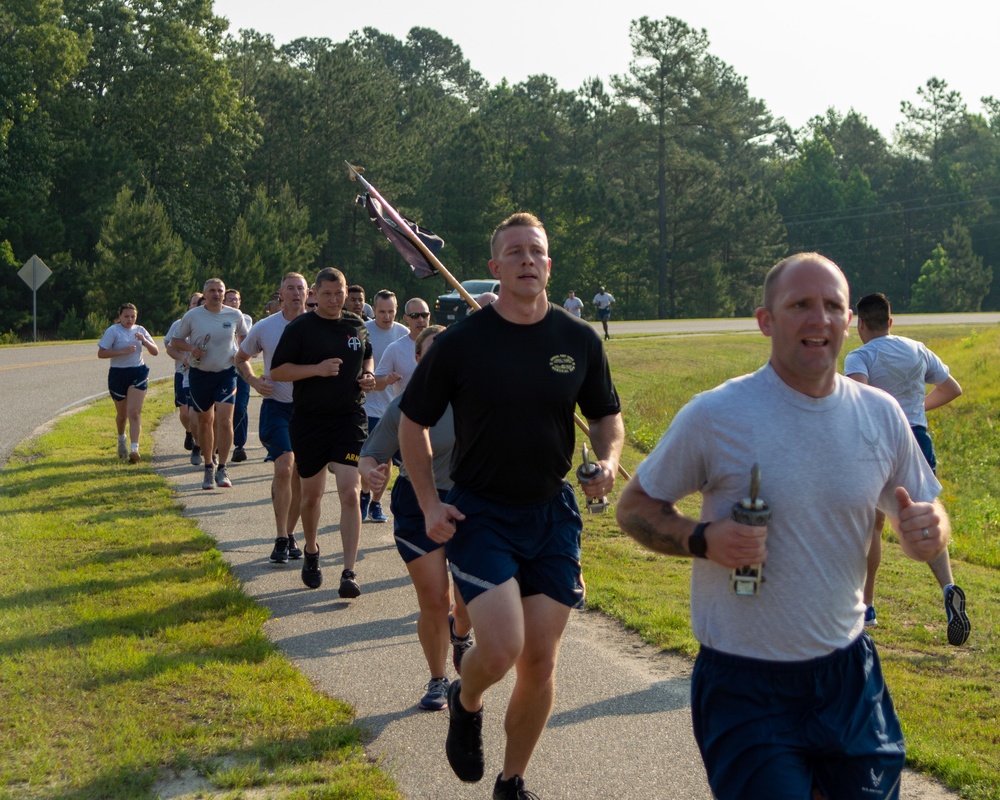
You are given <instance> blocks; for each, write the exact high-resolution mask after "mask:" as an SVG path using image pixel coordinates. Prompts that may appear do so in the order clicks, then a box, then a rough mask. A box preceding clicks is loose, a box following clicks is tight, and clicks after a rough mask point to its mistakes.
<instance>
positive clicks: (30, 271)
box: [17, 256, 52, 342]
mask: <svg viewBox="0 0 1000 800" xmlns="http://www.w3.org/2000/svg"><path fill="white" fill-rule="evenodd" d="M17 274H18V275H20V276H21V280H22V281H24V282H25V283H26V284H28V286H30V287H31V318H32V341H33V342H37V341H38V287H39V286H41V285H42V284H43V283H45V281H47V280H48V279H49V276H50V275H51V274H52V270H50V269H49V268H48V267H47V266H45V262H44V261H42V259H40V258H39V257H38V256H32V257H31V258H29V259H28V260H27V261H25V262H24V266H23V267H21V269H20V270H18V272H17Z"/></svg>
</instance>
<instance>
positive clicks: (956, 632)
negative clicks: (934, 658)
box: [944, 583, 972, 647]
mask: <svg viewBox="0 0 1000 800" xmlns="http://www.w3.org/2000/svg"><path fill="white" fill-rule="evenodd" d="M944 610H945V611H946V612H947V614H948V644H950V645H954V646H955V647H958V646H959V645H963V644H965V640H966V639H968V638H969V632H970V631H971V630H972V625H971V624H970V623H969V617H968V615H967V614H966V613H965V592H963V591H962V590H961V589H960V588H958V587H957V586H956V585H955V584H953V583H950V584H948V585H947V586H946V587H945V589H944Z"/></svg>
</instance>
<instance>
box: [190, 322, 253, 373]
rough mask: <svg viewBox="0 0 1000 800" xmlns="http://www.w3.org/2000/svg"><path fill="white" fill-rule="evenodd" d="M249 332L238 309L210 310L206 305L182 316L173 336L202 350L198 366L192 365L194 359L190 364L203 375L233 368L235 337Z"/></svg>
mask: <svg viewBox="0 0 1000 800" xmlns="http://www.w3.org/2000/svg"><path fill="white" fill-rule="evenodd" d="M248 333H250V331H249V330H248V329H247V326H246V322H245V321H244V319H243V314H242V313H241V312H240V311H238V310H237V309H235V308H230V307H229V306H223V307H222V308H221V309H219V310H218V311H209V310H208V309H207V308H206V307H205V306H198V307H197V308H192V309H191V310H190V311H188V312H187V313H186V314H185V315H184V316H183V317H181V322H180V325H178V327H177V332H176V337H177V338H178V339H187V340H188V341H189V342H191V343H192V344H195V345H197V346H198V348H199V349H201V350H204V351H205V356H204V357H203V358H202V359H201V363H200V364H195V363H194V361H193V359H192V360H191V361H189V363H190V365H191V366H192V367H197V368H198V369H200V370H201V371H202V372H222V370H224V369H228V368H229V367H231V366H233V356H235V355H236V347H237V345H236V339H237V337H240V336H246V335H247V334H248Z"/></svg>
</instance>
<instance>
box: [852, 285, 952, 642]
mask: <svg viewBox="0 0 1000 800" xmlns="http://www.w3.org/2000/svg"><path fill="white" fill-rule="evenodd" d="M891 330H892V309H891V307H890V306H889V298H887V297H886V296H885V295H884V294H882V293H880V292H875V293H873V294H868V295H865V296H864V297H862V298H861V299H860V300H859V301H858V336H859V337H860V338H861V341H862V342H863V344H862V346H861V347H859V348H858V349H856V350H852V351H851V352H850V353H848V354H847V358H845V359H844V374H845V375H847V377H849V378H853V379H854V380H856V381H858V382H859V383H867V384H869V385H870V386H874V387H875V388H876V389H881V390H882V391H883V392H888V393H889V394H891V395H892V396H893V397H894V398H896V402H897V403H899V405H900V407H901V408H902V409H903V413H904V414H905V415H906V419H907V421H908V422H909V423H910V430H912V431H913V435H914V437H916V440H917V443H918V444H919V445H920V449H921V451H922V452H923V454H924V457H925V458H926V459H927V463H928V464H930V465H931V469H932V470H934V471H935V474H936V473H937V456H936V455H935V453H934V443H933V441H932V440H931V436H930V434H929V433H928V432H927V412H928V411H930V410H931V409H934V408H940V407H941V406H943V405H946V404H948V403H950V402H951V401H952V400H954V399H955V398H956V397H958V396H959V395H961V394H962V387H961V386H960V385H959V383H958V381H956V380H955V379H954V378H953V377H951V375H950V374H949V372H948V367H947V366H946V365H945V364H944V362H943V361H941V359H940V358H938V357H937V356H936V355H935V354H934V353H933V352H931V351H930V350H929V349H928V348H927V347H925V346H924V345H923V344H922V343H921V342H917V341H914V340H913V339H907V338H906V337H905V336H893V335H892V334H891V333H890V331H891ZM928 384H929V385H932V386H933V387H934V389H933V390H932V391H931V392H930V393H927V389H926V387H927V385H928ZM884 525H885V515H884V514H882V512H881V511H879V512H877V514H876V516H875V525H874V530H873V532H872V543H871V547H870V548H869V550H868V577H867V579H866V580H865V605H866V609H865V625H867V626H869V627H872V626H875V625H877V624H878V621H877V620H878V618H877V617H876V615H875V574H876V572H877V571H878V567H879V564H880V563H881V561H882V528H883V526H884ZM929 566H930V568H931V572H933V573H934V577H935V578H936V579H937V582H938V585H939V586H940V587H941V591H942V593H943V594H944V607H945V614H946V615H947V619H948V642H949V643H950V644H953V645H955V646H956V647H957V646H958V645H961V644H964V643H965V641H966V639H968V638H969V632H970V631H971V629H972V626H971V624H970V623H969V617H968V615H967V614H966V613H965V592H964V591H962V589H961V588H959V587H958V586H956V585H955V580H954V578H953V577H952V572H951V558H950V557H949V555H948V548H945V549H944V550H942V551H941V554H940V555H939V556H938V557H937V558H935V559H934V560H932V561H931V562H929Z"/></svg>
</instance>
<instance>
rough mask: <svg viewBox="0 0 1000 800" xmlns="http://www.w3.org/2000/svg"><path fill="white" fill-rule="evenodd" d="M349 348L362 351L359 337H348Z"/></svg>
mask: <svg viewBox="0 0 1000 800" xmlns="http://www.w3.org/2000/svg"><path fill="white" fill-rule="evenodd" d="M347 346H348V347H350V348H351V349H352V350H360V349H361V339H359V338H358V337H357V336H348V337H347Z"/></svg>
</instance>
